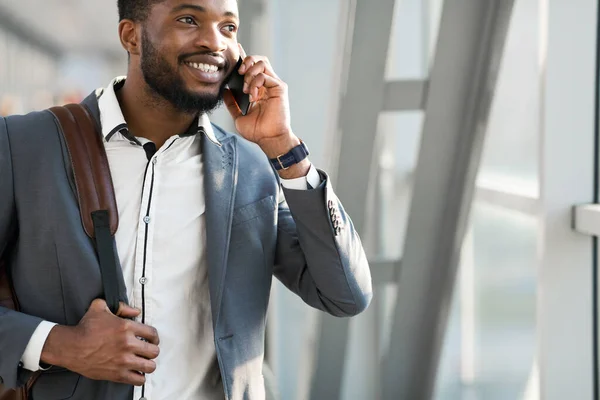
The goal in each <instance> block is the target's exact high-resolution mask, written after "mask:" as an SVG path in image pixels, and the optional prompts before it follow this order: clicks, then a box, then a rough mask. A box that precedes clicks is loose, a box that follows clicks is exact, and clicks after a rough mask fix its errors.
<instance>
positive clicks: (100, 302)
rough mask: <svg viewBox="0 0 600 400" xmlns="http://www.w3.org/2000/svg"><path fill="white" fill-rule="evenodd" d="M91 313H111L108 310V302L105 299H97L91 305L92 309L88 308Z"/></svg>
mask: <svg viewBox="0 0 600 400" xmlns="http://www.w3.org/2000/svg"><path fill="white" fill-rule="evenodd" d="M89 311H96V312H98V311H108V312H110V310H109V309H108V305H107V304H106V301H105V300H104V299H96V300H94V301H92V304H90V308H88V312H89Z"/></svg>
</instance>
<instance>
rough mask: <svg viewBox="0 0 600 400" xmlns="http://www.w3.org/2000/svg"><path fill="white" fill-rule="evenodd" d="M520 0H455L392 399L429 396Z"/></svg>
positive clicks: (442, 35)
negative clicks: (487, 130)
mask: <svg viewBox="0 0 600 400" xmlns="http://www.w3.org/2000/svg"><path fill="white" fill-rule="evenodd" d="M512 6H513V0H497V1H481V0H446V2H445V3H444V8H443V12H442V19H441V26H440V31H439V38H438V44H437V52H436V56H435V61H434V65H433V68H432V71H431V76H430V78H429V93H428V99H427V105H426V107H425V121H424V127H423V135H422V142H421V149H420V154H419V161H418V164H417V168H416V175H415V185H414V190H413V201H412V203H411V209H410V214H409V222H408V228H407V234H406V241H405V244H404V252H403V260H402V271H401V272H400V273H399V275H398V297H397V303H396V309H395V313H394V323H393V328H392V338H391V342H390V343H391V344H390V351H389V352H388V355H387V357H386V360H385V363H384V368H383V370H384V371H386V372H385V375H384V377H383V398H384V399H386V400H387V399H390V400H392V399H393V400H415V399H429V398H431V396H432V393H433V388H434V385H435V377H436V370H437V366H438V361H439V358H440V351H441V345H442V342H443V336H444V331H445V327H446V322H447V319H448V312H449V305H450V303H451V298H452V290H453V287H454V282H455V278H456V271H457V264H458V260H459V256H460V249H461V245H462V242H463V237H464V232H465V225H466V221H467V219H468V215H469V211H470V206H471V200H472V197H473V191H474V183H475V176H476V172H477V168H478V165H479V160H480V156H481V150H482V147H483V146H482V145H483V141H484V137H485V128H486V123H487V116H488V112H489V108H490V102H491V97H492V94H493V91H494V87H495V84H496V78H497V75H498V69H499V64H500V59H501V57H502V53H503V49H504V42H505V38H506V32H507V29H508V24H509V21H510V15H511V12H512Z"/></svg>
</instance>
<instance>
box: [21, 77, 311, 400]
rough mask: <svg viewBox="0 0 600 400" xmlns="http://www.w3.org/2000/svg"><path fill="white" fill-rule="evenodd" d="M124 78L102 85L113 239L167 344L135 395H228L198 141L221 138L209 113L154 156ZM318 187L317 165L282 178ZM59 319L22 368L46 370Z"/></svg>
mask: <svg viewBox="0 0 600 400" xmlns="http://www.w3.org/2000/svg"><path fill="white" fill-rule="evenodd" d="M124 79H125V78H124V77H120V78H116V79H115V80H113V81H112V82H111V84H110V85H109V86H108V87H107V88H106V89H99V90H98V91H97V95H98V105H99V108H100V117H101V124H102V133H103V135H104V138H105V148H106V153H107V157H108V162H109V165H110V170H111V174H112V179H113V184H114V188H115V196H116V200H117V206H118V209H119V229H118V231H117V233H116V235H115V239H116V243H117V250H118V254H119V259H120V261H121V266H122V269H123V276H124V278H125V284H126V286H127V295H128V298H129V301H130V305H131V306H132V307H135V308H138V309H140V310H142V313H141V315H140V316H139V317H138V318H137V320H138V321H139V322H141V323H144V324H148V325H151V326H154V327H155V328H156V329H157V330H158V334H159V337H160V350H161V352H160V355H159V356H158V358H157V359H156V360H155V361H156V364H157V369H156V371H155V372H154V373H152V374H148V375H146V384H145V385H144V386H143V387H136V388H135V390H134V397H133V399H135V400H137V399H147V400H163V399H164V400H166V399H175V398H176V399H180V400H186V399H222V398H223V397H224V393H223V387H222V383H221V379H220V373H219V367H218V363H217V355H216V350H215V345H214V337H213V336H214V334H213V326H212V322H211V309H210V301H209V289H208V266H207V261H206V222H205V199H204V185H203V181H204V170H203V167H204V163H203V155H202V152H201V146H200V143H201V139H202V137H201V135H203V134H205V135H206V136H207V137H208V138H209V139H210V140H211V141H213V142H215V143H217V144H218V141H217V139H216V137H215V135H214V131H213V128H212V126H211V124H210V121H209V119H208V117H207V116H206V115H203V116H201V117H200V118H199V119H198V126H195V125H194V126H192V127H190V129H189V130H188V132H186V133H185V134H180V135H177V134H174V135H173V136H171V137H170V138H169V139H168V140H167V141H166V143H165V144H164V145H163V146H162V147H161V148H160V149H158V150H156V152H154V151H151V152H149V153H148V151H149V150H148V147H152V145H153V144H152V143H150V142H149V141H148V140H147V139H145V138H143V137H141V135H140V136H134V132H129V130H128V128H127V124H126V122H125V118H124V117H123V113H122V112H121V108H120V105H119V102H118V100H117V96H116V94H115V90H116V89H119V88H120V87H122V85H123V83H124ZM144 145H145V146H144ZM145 148H146V149H145ZM319 183H320V177H319V174H318V172H317V171H316V169H315V168H314V167H311V169H310V172H309V174H308V176H307V177H302V178H298V179H291V180H282V185H284V186H285V187H286V188H290V189H297V190H306V189H307V188H308V184H310V185H311V186H312V187H316V186H318V185H319ZM54 325H55V324H54V323H51V322H47V321H44V322H42V323H41V324H40V325H39V326H38V328H37V329H36V331H35V332H34V334H33V336H32V337H31V339H30V341H29V344H28V346H27V348H26V350H25V352H24V354H23V357H22V358H21V361H22V363H23V367H24V368H26V369H28V370H31V371H36V370H38V369H39V368H40V366H39V363H40V357H41V352H42V348H43V346H44V343H45V341H46V339H47V337H48V335H49V333H50V330H51V329H52V328H53V327H54Z"/></svg>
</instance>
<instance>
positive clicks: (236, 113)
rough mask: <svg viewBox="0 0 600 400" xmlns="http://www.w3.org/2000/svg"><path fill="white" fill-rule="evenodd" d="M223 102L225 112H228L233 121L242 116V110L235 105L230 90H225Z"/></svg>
mask: <svg viewBox="0 0 600 400" xmlns="http://www.w3.org/2000/svg"><path fill="white" fill-rule="evenodd" d="M223 102H224V103H225V105H226V106H227V110H229V114H231V116H232V117H233V120H234V121H235V120H236V119H238V118H239V117H242V116H243V114H242V110H240V107H239V106H238V104H237V103H236V101H235V97H233V93H231V90H229V89H225V93H223Z"/></svg>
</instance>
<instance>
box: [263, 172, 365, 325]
mask: <svg viewBox="0 0 600 400" xmlns="http://www.w3.org/2000/svg"><path fill="white" fill-rule="evenodd" d="M319 172H320V174H321V177H322V178H323V181H322V183H321V185H320V186H319V187H317V188H315V189H312V190H290V189H285V188H283V189H282V190H283V194H284V196H285V201H282V202H280V204H279V210H278V223H277V253H276V257H275V269H274V274H275V276H276V277H277V278H278V279H279V280H280V281H281V282H282V283H283V284H284V285H285V286H286V287H287V288H289V289H290V290H291V291H293V292H294V293H296V294H298V295H299V296H300V297H301V298H302V299H303V300H304V301H305V302H306V303H307V304H308V305H310V306H312V307H315V308H317V309H320V310H323V311H326V312H328V313H329V314H332V315H334V316H338V317H348V316H353V315H356V314H358V313H360V312H362V311H364V310H365V309H366V308H367V307H368V305H369V303H370V301H371V298H372V284H371V273H370V271H369V264H368V262H367V258H366V256H365V253H364V250H363V247H362V244H361V241H360V238H359V236H358V233H357V232H356V231H355V230H354V226H353V224H352V221H351V219H350V217H349V216H348V215H347V214H346V212H345V211H344V207H343V206H342V204H341V203H340V201H339V200H338V198H337V196H336V195H335V193H334V192H333V189H332V188H331V184H330V182H329V179H328V177H327V175H326V174H325V173H323V172H322V171H319ZM335 221H337V222H335Z"/></svg>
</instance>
